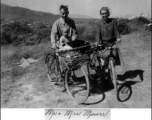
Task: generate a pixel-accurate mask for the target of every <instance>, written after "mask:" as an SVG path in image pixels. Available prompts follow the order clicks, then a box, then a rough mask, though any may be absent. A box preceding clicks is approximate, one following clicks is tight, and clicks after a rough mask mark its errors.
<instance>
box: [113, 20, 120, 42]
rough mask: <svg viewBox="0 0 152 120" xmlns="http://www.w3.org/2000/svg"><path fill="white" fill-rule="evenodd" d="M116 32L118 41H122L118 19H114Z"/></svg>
mask: <svg viewBox="0 0 152 120" xmlns="http://www.w3.org/2000/svg"><path fill="white" fill-rule="evenodd" d="M114 33H115V36H116V39H117V41H118V42H119V41H121V38H120V33H119V30H118V23H117V20H114Z"/></svg>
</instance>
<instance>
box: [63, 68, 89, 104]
mask: <svg viewBox="0 0 152 120" xmlns="http://www.w3.org/2000/svg"><path fill="white" fill-rule="evenodd" d="M84 67H85V66H82V67H80V68H78V69H73V70H67V71H66V74H65V86H66V89H67V91H68V93H69V95H70V96H71V98H72V99H73V100H75V101H76V102H77V103H79V104H81V103H84V102H85V101H86V100H87V98H88V96H89V92H90V83H89V79H88V76H87V75H86V72H85V71H84Z"/></svg>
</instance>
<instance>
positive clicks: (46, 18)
mask: <svg viewBox="0 0 152 120" xmlns="http://www.w3.org/2000/svg"><path fill="white" fill-rule="evenodd" d="M59 17H60V16H59V15H55V14H52V13H45V12H40V11H33V10H30V9H27V8H22V7H12V6H9V5H5V4H1V19H3V18H4V19H29V20H32V21H42V22H47V23H50V24H51V23H53V22H54V21H55V20H56V19H58V18H59Z"/></svg>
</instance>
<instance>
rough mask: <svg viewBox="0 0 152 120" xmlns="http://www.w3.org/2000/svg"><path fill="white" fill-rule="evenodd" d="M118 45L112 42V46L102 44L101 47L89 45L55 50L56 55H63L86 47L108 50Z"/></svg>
mask: <svg viewBox="0 0 152 120" xmlns="http://www.w3.org/2000/svg"><path fill="white" fill-rule="evenodd" d="M117 43H120V41H119V42H114V43H112V44H102V45H94V44H92V45H91V44H90V45H84V46H80V47H77V48H71V49H67V50H56V53H64V52H70V51H77V50H80V49H83V48H86V47H93V49H94V48H98V47H106V48H107V49H110V48H111V47H112V46H114V45H115V44H117Z"/></svg>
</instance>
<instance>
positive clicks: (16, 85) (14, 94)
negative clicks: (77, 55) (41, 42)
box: [1, 31, 151, 108]
mask: <svg viewBox="0 0 152 120" xmlns="http://www.w3.org/2000/svg"><path fill="white" fill-rule="evenodd" d="M122 40H123V41H122V43H121V51H122V55H123V59H124V63H125V71H126V74H124V75H123V73H122V72H120V71H121V69H120V68H119V67H118V68H117V71H118V73H119V77H123V78H125V79H127V81H129V84H130V86H131V88H132V95H131V97H130V98H129V99H128V100H127V101H125V102H119V101H117V100H116V96H115V92H114V90H113V89H112V90H109V91H107V92H105V97H104V99H103V100H101V98H102V97H103V96H102V94H101V95H95V96H94V99H93V100H92V101H91V102H92V103H90V104H88V105H79V104H77V103H75V102H73V101H72V99H71V98H70V97H69V95H68V93H67V92H64V93H61V92H60V91H58V90H57V88H56V87H55V86H54V85H51V83H50V82H49V81H48V78H47V75H46V70H47V69H46V65H45V64H44V61H43V60H40V61H39V62H37V63H35V64H32V65H31V66H29V67H28V68H25V69H24V70H23V68H19V71H22V72H23V73H24V74H23V75H18V76H17V77H15V79H14V77H12V75H10V71H12V68H9V67H8V68H5V67H3V66H2V73H3V74H2V76H1V107H2V108H85V107H86V108H92V107H93V108H150V107H151V34H150V32H142V31H140V32H137V31H136V32H134V33H131V34H129V35H124V36H122ZM2 52H3V51H2ZM142 73H143V80H141V79H140V77H139V75H141V74H142Z"/></svg>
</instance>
